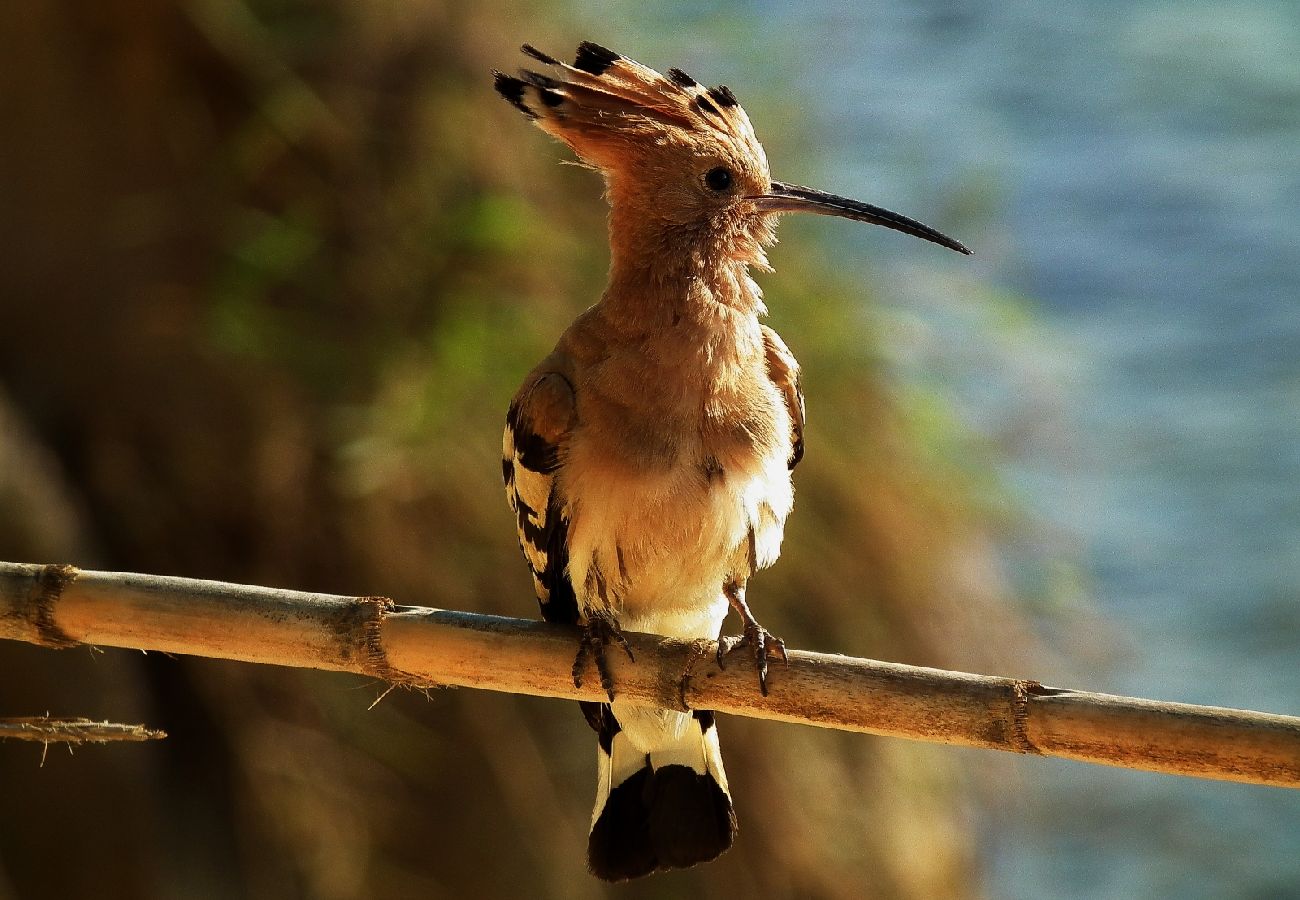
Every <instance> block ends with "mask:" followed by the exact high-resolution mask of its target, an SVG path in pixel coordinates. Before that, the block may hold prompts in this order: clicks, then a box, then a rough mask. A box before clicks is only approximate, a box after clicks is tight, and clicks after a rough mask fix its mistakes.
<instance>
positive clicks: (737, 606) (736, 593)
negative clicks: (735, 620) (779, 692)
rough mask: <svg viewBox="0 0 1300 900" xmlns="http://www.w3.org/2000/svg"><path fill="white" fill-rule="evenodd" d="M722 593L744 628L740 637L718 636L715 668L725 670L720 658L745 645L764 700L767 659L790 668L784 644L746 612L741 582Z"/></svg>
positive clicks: (751, 614)
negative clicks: (776, 658) (776, 657)
mask: <svg viewBox="0 0 1300 900" xmlns="http://www.w3.org/2000/svg"><path fill="white" fill-rule="evenodd" d="M722 592H723V593H724V594H726V595H727V602H729V603H730V604H731V608H732V609H734V610H735V611H736V615H738V616H740V620H741V622H743V623H744V626H745V634H744V636H743V637H727V636H723V635H722V634H719V635H718V668H719V669H722V668H725V666H724V665H723V657H725V656H726V655H727V654H728V653H730V652H731V651H732V650H735V649H736V648H737V647H743V646H746V645H748V646H749V648H750V650H751V652H752V653H753V654H754V667H755V668H757V669H758V689H759V690H760V691H762V692H763V696H764V697H766V696H767V658H768V656H769V654H770V655H772V656H779V657H781V662H783V663H785V664H786V665H787V666H788V665H790V660H789V658H788V657H787V656H786V655H785V641H783V640H781V639H780V638H779V637H777V636H776V635H774V634H772V633H771V632H770V631H768V630H767V629H766V628H764V627H763V626H762V625H759V624H758V620H757V619H755V618H754V614H753V613H752V612H750V611H749V604H748V603H746V602H745V583H744V582H743V581H728V582H727V583H726V584H724V585H723V586H722Z"/></svg>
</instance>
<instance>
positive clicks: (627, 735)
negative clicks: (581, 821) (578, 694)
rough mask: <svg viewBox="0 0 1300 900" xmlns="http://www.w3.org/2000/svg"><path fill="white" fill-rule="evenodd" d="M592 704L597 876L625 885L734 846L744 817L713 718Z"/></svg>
mask: <svg viewBox="0 0 1300 900" xmlns="http://www.w3.org/2000/svg"><path fill="white" fill-rule="evenodd" d="M584 707H585V709H584V711H585V712H586V714H587V717H588V719H589V720H590V721H591V722H592V724H593V725H594V726H596V731H597V733H598V735H599V750H598V752H597V760H598V766H599V768H598V782H597V786H596V808H595V810H594V811H593V813H592V817H591V837H590V840H589V842H588V845H587V864H588V866H589V867H590V869H591V871H592V874H594V875H596V876H597V877H599V878H603V879H605V880H606V881H623V880H625V879H629V878H637V877H639V876H641V875H648V874H650V873H651V872H653V871H655V870H656V869H678V868H685V867H687V866H693V865H695V864H696V863H702V862H707V861H709V860H711V859H713V858H714V857H716V856H718V855H720V854H721V853H722V852H723V851H725V850H726V849H727V848H728V847H730V846H731V842H732V839H733V838H734V837H735V834H736V814H735V812H734V810H733V809H732V806H731V794H730V792H729V791H728V790H727V775H726V773H725V772H724V771H723V768H722V753H721V751H720V750H719V747H718V729H717V727H716V726H715V724H714V718H713V713H711V712H695V713H679V712H674V711H672V710H666V709H653V708H650V707H643V706H635V705H631V704H624V703H621V702H618V701H615V703H614V704H613V707H612V708H611V706H610V705H609V704H584Z"/></svg>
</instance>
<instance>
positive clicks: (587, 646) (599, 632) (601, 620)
mask: <svg viewBox="0 0 1300 900" xmlns="http://www.w3.org/2000/svg"><path fill="white" fill-rule="evenodd" d="M580 627H581V628H582V637H581V638H580V639H579V641H578V655H577V656H575V657H574V659H573V686H574V687H579V688H580V687H582V673H583V672H584V671H585V670H586V668H587V660H588V658H592V659H595V661H596V671H597V672H598V673H599V674H600V686H601V687H602V688H604V689H605V693H606V694H607V695H608V696H609V700H610V702H611V703H612V702H614V680H613V679H612V678H611V677H610V674H609V661H608V660H606V658H605V649H606V648H607V647H608V646H609V645H610V644H618V645H619V646H620V647H622V648H623V652H624V653H626V654H627V658H628V659H630V660H632V662H636V657H635V656H633V655H632V646H631V645H630V644H629V643H628V642H627V638H625V637H623V631H622V629H620V628H619V627H618V622H616V621H615V620H614V617H613V616H611V615H609V614H608V613H589V614H588V615H587V621H586V623H585V624H584V625H582V626H580Z"/></svg>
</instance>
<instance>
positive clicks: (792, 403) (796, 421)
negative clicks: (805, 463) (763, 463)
mask: <svg viewBox="0 0 1300 900" xmlns="http://www.w3.org/2000/svg"><path fill="white" fill-rule="evenodd" d="M761 327H762V329H763V349H764V351H766V353H767V376H768V377H769V378H771V379H772V383H773V384H775V385H776V388H777V390H779V391H780V392H781V396H783V397H784V398H785V407H786V410H787V411H788V412H789V413H790V430H791V434H790V462H789V465H790V468H791V469H793V468H794V467H795V466H797V465H799V460H801V459H803V423H804V407H803V389H802V388H801V387H800V386H799V362H798V360H796V359H795V358H794V354H793V353H791V352H790V348H789V347H787V346H786V345H785V341H783V340H781V336H780V335H779V334H777V333H776V332H775V331H773V330H772V329H771V328H768V327H767V326H766V325H763V326H761Z"/></svg>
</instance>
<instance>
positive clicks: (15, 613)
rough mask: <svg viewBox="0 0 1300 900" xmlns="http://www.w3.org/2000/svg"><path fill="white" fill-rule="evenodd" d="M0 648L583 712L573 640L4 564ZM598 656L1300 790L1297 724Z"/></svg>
mask: <svg viewBox="0 0 1300 900" xmlns="http://www.w3.org/2000/svg"><path fill="white" fill-rule="evenodd" d="M0 638H9V639H13V640H20V641H27V642H29V643H35V644H41V645H44V646H47V647H69V646H75V645H78V644H93V645H105V646H116V647H131V648H136V649H141V650H160V651H165V652H168V653H181V654H190V655H195V656H208V657H216V658H221V659H235V660H243V661H245V662H258V663H270V664H276V665H284V666H296V667H302V668H316V669H330V670H336V671H346V672H358V673H363V674H367V675H371V676H374V677H376V678H380V679H383V680H385V681H390V682H395V683H401V684H411V685H456V686H461V687H473V688H484V689H488V690H496V691H506V692H510V693H519V694H532V695H536V696H543V697H561V698H568V699H580V700H599V699H602V697H603V694H602V693H601V691H600V688H599V686H598V684H597V679H596V677H595V673H594V672H592V673H591V675H590V677H588V678H587V679H586V680H585V681H584V685H583V686H582V687H581V688H576V687H574V685H573V682H572V680H571V677H570V669H571V666H572V662H573V657H574V651H575V648H576V646H577V642H576V637H575V634H574V632H573V630H572V629H570V628H563V627H557V626H551V625H546V624H544V623H541V622H534V621H525V620H520V619H509V618H503V617H499V616H485V615H475V614H471V613H464V612H454V611H449V610H441V609H429V608H422V607H411V606H398V605H396V604H394V603H393V602H392V601H391V600H388V599H386V598H381V597H346V596H338V595H332V594H311V593H303V592H298V591H286V590H279V589H275V588H266V587H250V586H245V585H234V584H225V583H222V582H215V581H198V580H193V579H186V578H170V577H160V576H152V575H133V574H125V573H111V572H83V571H78V570H77V569H74V568H72V567H70V566H37V565H22V564H15V563H0ZM628 639H629V641H630V643H631V646H632V648H633V650H634V652H635V654H636V661H635V662H631V661H629V660H628V659H627V658H626V657H625V656H624V655H623V654H622V653H621V652H613V653H611V654H609V657H610V663H611V669H612V673H613V679H614V688H615V691H616V693H617V694H618V695H619V696H621V697H623V698H626V699H631V700H636V701H641V702H645V703H652V704H655V705H658V706H664V707H669V708H673V709H680V710H689V709H713V710H718V711H720V712H726V713H732V714H735V715H744V716H751V717H755V718H762V719H775V720H778V721H784V722H798V723H803V724H807V725H817V726H820V727H825V728H839V729H843V730H847V731H861V732H868V733H872V734H881V735H890V736H894V737H905V738H910V739H913V740H921V741H931V742H936V743H943V744H958V745H965V746H971V747H984V748H988V749H994V750H1005V751H1010V752H1014V753H1025V754H1036V755H1041V756H1059V757H1066V758H1069V759H1076V760H1083V761H1086V762H1092V763H1100V764H1103V765H1111V766H1122V767H1126V768H1134V769H1146V770H1150V771H1155V772H1169V773H1175V774H1180V775H1192V776H1197V777H1201V778H1216V779H1222V780H1228V781H1241V782H1251V783H1255V784H1268V785H1276V786H1281V787H1292V788H1295V787H1300V718H1297V717H1293V716H1282V715H1273V714H1268V713H1260V712H1249V711H1244V710H1234V709H1222V708H1217V707H1208V706H1193V705H1190V704H1184V703H1163V702H1157V701H1153V700H1141V699H1136V698H1132V697H1116V696H1110V695H1106V694H1094V693H1089V692H1085V691H1072V690H1062V689H1058V688H1049V687H1044V686H1043V685H1041V684H1039V683H1038V682H1036V681H1025V680H1017V679H1011V678H999V677H993V676H988V675H972V674H967V673H963V672H948V671H943V670H939V669H928V668H921V667H917V666H905V665H900V664H898V663H887V662H878V661H875V660H866V659H854V658H851V657H845V656H835V655H831V654H825V653H809V652H804V651H798V650H791V651H790V653H789V656H790V663H789V666H788V667H784V666H781V665H779V664H778V665H776V666H775V667H774V668H773V669H772V671H771V673H770V676H769V687H770V691H769V694H768V696H766V697H764V696H762V695H761V694H760V693H759V691H758V688H757V684H756V678H755V675H754V670H753V667H752V666H750V665H748V664H747V663H745V662H743V661H740V660H737V661H736V662H732V663H729V664H728V665H727V667H726V668H725V669H720V668H719V667H718V665H717V662H716V661H715V659H714V652H715V650H716V646H717V645H716V644H715V643H714V642H713V641H709V640H699V641H694V642H690V641H678V640H671V639H666V638H660V637H657V636H655V635H647V634H629V635H628Z"/></svg>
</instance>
